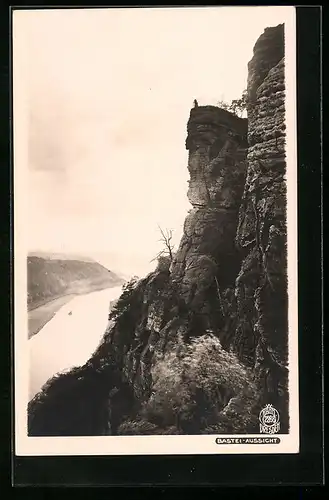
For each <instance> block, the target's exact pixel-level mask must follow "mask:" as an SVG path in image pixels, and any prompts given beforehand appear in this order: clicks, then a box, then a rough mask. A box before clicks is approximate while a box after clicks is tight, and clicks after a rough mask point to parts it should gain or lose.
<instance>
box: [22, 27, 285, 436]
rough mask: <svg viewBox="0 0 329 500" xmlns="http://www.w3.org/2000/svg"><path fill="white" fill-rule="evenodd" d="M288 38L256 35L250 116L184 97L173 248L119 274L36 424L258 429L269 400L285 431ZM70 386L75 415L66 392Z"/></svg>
mask: <svg viewBox="0 0 329 500" xmlns="http://www.w3.org/2000/svg"><path fill="white" fill-rule="evenodd" d="M283 49H284V42H283V26H278V27H276V28H270V29H267V30H266V31H265V32H264V34H263V35H262V36H261V37H260V38H259V40H258V42H257V43H256V46H255V49H254V57H253V59H252V61H251V62H250V63H249V78H248V102H249V104H248V120H244V119H240V118H238V117H237V116H235V115H234V114H232V113H229V112H228V111H225V110H222V109H219V108H217V107H214V106H201V107H196V108H194V109H192V110H191V113H190V118H189V121H188V130H187V132H188V134H187V140H186V148H187V149H188V151H189V160H188V169H189V172H190V182H189V190H188V198H189V200H190V202H191V206H192V208H191V210H190V213H189V214H188V216H187V218H186V221H185V225H184V234H183V237H182V240H181V243H180V246H179V249H178V251H177V253H176V255H175V258H174V260H173V262H169V261H166V260H165V259H162V260H161V262H159V266H158V267H157V269H156V270H155V271H154V272H153V273H151V274H149V275H148V276H147V277H146V278H145V279H142V280H140V281H138V282H135V283H131V284H130V285H129V286H127V287H126V290H125V292H124V294H123V295H122V297H121V298H120V299H119V301H118V302H117V303H116V305H115V307H114V309H113V311H112V313H111V314H110V322H109V326H108V329H107V332H106V333H105V336H104V339H103V341H102V344H101V345H100V346H99V348H98V349H97V350H96V352H95V354H94V355H93V356H92V358H91V359H90V360H89V361H88V363H86V365H85V366H84V367H82V368H80V369H77V370H76V371H74V372H72V373H71V374H66V375H64V376H61V377H59V378H56V379H55V380H53V381H51V382H50V383H49V384H48V385H47V387H46V388H45V390H44V391H43V393H41V394H40V395H38V396H37V397H36V398H35V399H34V400H33V401H32V402H31V403H30V405H29V431H30V433H31V434H34V435H40V434H43V435H47V434H48V435H49V434H50V435H53V434H58V433H61V434H62V435H70V434H71V435H76V434H77V433H78V434H79V433H80V434H81V433H82V434H104V433H109V434H116V433H119V434H134V433H135V434H152V433H153V434H156V433H171V434H175V433H202V432H216V433H218V432H222V433H225V432H227V433H230V432H238V433H245V432H258V430H259V429H258V423H257V419H258V412H259V408H260V407H261V406H263V405H264V404H265V403H268V402H271V403H273V404H274V405H275V406H276V408H277V409H278V410H279V411H280V412H281V420H282V421H283V426H284V428H283V429H282V431H283V432H286V431H287V428H288V427H287V425H288V419H287V390H286V384H287V368H286V367H287V292H286V226H285V203H286V192H285V179H284V176H285V125H284V123H285V120H284V59H283V56H284V54H283ZM74 391H75V392H74ZM74 394H75V395H74ZM77 394H79V397H80V400H79V401H80V403H81V408H82V407H84V408H85V409H84V412H83V416H81V419H82V422H81V421H78V422H77V416H76V412H75V413H74V417H73V416H72V415H71V409H70V405H69V404H68V403H66V404H64V401H65V400H67V401H68V400H69V399H70V395H72V398H73V396H74V399H75V400H76V398H77ZM90 401H92V402H93V404H92V406H90V405H91V403H90ZM54 415H56V417H54ZM83 429H85V431H83Z"/></svg>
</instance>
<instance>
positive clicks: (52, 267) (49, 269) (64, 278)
mask: <svg viewBox="0 0 329 500" xmlns="http://www.w3.org/2000/svg"><path fill="white" fill-rule="evenodd" d="M27 280H28V308H29V310H31V309H34V308H36V307H39V306H41V305H43V304H45V303H47V302H49V301H50V300H53V299H56V298H58V297H61V296H63V295H70V294H82V293H89V292H92V291H96V290H102V289H104V288H110V287H113V286H120V285H121V284H122V283H123V282H124V280H123V279H122V278H121V277H119V276H118V275H117V274H115V273H114V272H112V271H110V270H108V269H107V268H106V267H104V266H102V265H101V264H99V263H98V262H96V261H94V260H92V259H89V258H86V257H80V256H76V255H64V254H48V253H44V252H33V253H30V254H29V255H28V259H27Z"/></svg>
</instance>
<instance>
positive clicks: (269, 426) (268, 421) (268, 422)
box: [259, 404, 280, 434]
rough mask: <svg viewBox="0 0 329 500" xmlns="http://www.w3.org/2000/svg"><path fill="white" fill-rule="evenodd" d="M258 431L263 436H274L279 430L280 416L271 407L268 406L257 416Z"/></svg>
mask: <svg viewBox="0 0 329 500" xmlns="http://www.w3.org/2000/svg"><path fill="white" fill-rule="evenodd" d="M259 422H260V424H259V429H260V432H261V433H264V434H276V433H277V432H279V430H280V415H279V412H278V410H276V409H275V408H274V406H273V405H271V404H268V405H266V406H265V408H263V409H262V410H261V412H260V414H259Z"/></svg>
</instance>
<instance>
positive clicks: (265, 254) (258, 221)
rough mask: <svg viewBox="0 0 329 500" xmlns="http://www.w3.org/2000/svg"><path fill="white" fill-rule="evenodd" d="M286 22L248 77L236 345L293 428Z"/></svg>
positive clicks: (257, 52) (265, 42) (257, 51)
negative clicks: (290, 414) (289, 366)
mask: <svg viewBox="0 0 329 500" xmlns="http://www.w3.org/2000/svg"><path fill="white" fill-rule="evenodd" d="M285 128H286V127H285V78H284V27H283V25H279V26H277V27H275V28H268V29H266V30H265V32H264V33H263V35H262V36H261V37H260V38H259V40H258V41H257V43H256V45H255V48H254V56H253V58H252V60H251V61H250V63H249V76H248V145H249V147H248V156H247V163H248V170H247V178H246V183H245V188H244V194H243V199H242V204H241V208H240V214H239V226H238V230H237V236H236V239H237V244H238V246H239V247H240V248H241V250H242V251H243V253H244V255H245V257H244V259H243V262H242V265H241V269H240V272H239V274H238V277H237V280H236V288H235V296H236V299H237V303H236V316H237V327H236V331H235V336H234V342H233V346H234V350H235V351H236V352H237V353H238V355H239V357H240V359H241V360H242V361H243V362H244V363H246V364H248V365H250V366H251V367H253V369H254V370H255V374H256V377H257V380H258V383H259V390H260V394H261V395H262V397H261V403H262V405H264V404H265V403H272V404H273V405H274V406H275V407H276V408H277V409H278V410H279V411H280V415H281V424H282V431H283V432H285V431H287V429H288V410H287V403H288V396H287V376H288V372H287V356H288V339H287V335H288V333H287V332H288V318H287V311H288V296H287V262H286V259H287V253H286V236H287V230H286V182H285V175H286V161H285Z"/></svg>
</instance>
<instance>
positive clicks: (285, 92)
mask: <svg viewBox="0 0 329 500" xmlns="http://www.w3.org/2000/svg"><path fill="white" fill-rule="evenodd" d="M12 22H13V28H12V30H13V124H14V125H13V147H14V163H13V170H14V204H15V205H14V206H15V211H14V217H15V219H14V223H15V229H14V231H15V239H14V243H15V247H14V266H15V304H14V306H15V332H14V344H15V352H14V358H15V440H16V441H15V445H16V450H17V454H18V455H23V456H31V455H86V454H87V455H88V454H90V455H147V454H150V455H152V454H153V455H157V454H171V455H173V454H178V455H179V454H194V455H195V454H230V453H240V454H241V453H242V454H243V453H247V454H248V453H267V454H271V453H273V454H276V453H298V452H299V408H298V324H297V323H298V311H297V305H298V304H297V294H298V283H297V153H296V53H295V45H296V32H295V8H294V7H292V6H289V7H284V6H250V7H241V6H232V7H228V6H225V7H185V8H183V7H172V8H164V7H163V8H151V7H150V8H146V7H143V8H105V7H104V8H92V7H90V8H45V9H42V10H41V9H38V8H35V9H34V8H33V9H28V10H24V9H22V10H17V11H14V12H13V21H12Z"/></svg>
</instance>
